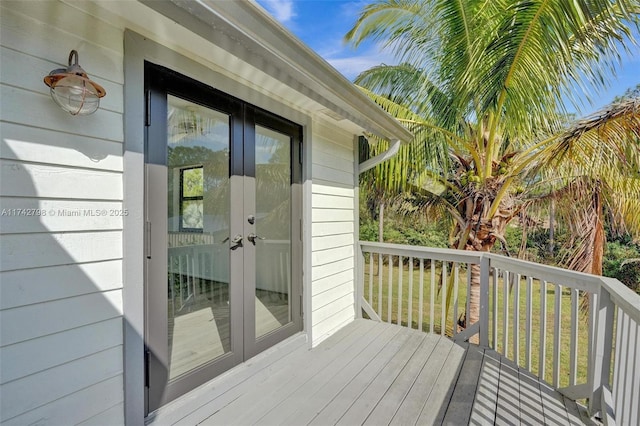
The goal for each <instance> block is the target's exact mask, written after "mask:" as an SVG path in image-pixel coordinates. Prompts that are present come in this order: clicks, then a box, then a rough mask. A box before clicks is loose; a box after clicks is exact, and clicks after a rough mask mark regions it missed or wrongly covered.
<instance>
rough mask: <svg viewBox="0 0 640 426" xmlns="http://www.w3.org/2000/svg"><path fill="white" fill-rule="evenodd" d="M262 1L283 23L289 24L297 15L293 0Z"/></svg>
mask: <svg viewBox="0 0 640 426" xmlns="http://www.w3.org/2000/svg"><path fill="white" fill-rule="evenodd" d="M260 3H261V4H262V5H263V6H264V7H265V8H266V9H267V10H268V11H269V12H270V13H271V14H272V15H273V17H274V18H276V19H277V20H278V21H280V22H281V23H283V24H287V23H288V22H289V21H291V20H292V19H293V18H294V17H295V16H296V13H295V10H294V8H293V0H261V1H260Z"/></svg>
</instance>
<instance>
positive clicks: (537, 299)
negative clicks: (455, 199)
mask: <svg viewBox="0 0 640 426" xmlns="http://www.w3.org/2000/svg"><path fill="white" fill-rule="evenodd" d="M377 260H378V259H377V255H376V256H374V260H373V275H372V277H371V278H372V280H371V284H372V287H371V290H372V291H371V293H372V294H371V306H372V307H373V308H374V310H375V311H376V312H378V309H379V301H381V304H382V312H378V315H380V317H381V319H382V320H383V321H389V318H390V320H391V322H393V323H395V324H397V323H398V296H399V287H398V282H399V279H400V273H399V269H398V265H397V263H398V261H397V257H394V260H395V262H394V268H393V270H392V289H391V298H390V297H389V293H390V291H389V268H388V263H387V260H386V257H385V259H384V262H383V263H384V264H383V267H382V273H381V274H380V273H379V269H378V268H379V265H378V261H377ZM404 261H405V262H404V265H403V268H402V305H401V309H402V315H401V318H400V323H401V324H402V325H404V326H406V325H407V324H408V311H409V306H410V307H411V312H412V315H411V317H412V318H411V324H412V327H413V328H415V329H418V324H419V312H420V272H419V265H418V263H417V262H414V263H415V264H414V266H413V271H412V274H410V272H409V265H408V264H407V259H404ZM364 269H365V271H364V272H365V276H364V297H365V299H367V300H369V295H370V293H369V285H370V263H369V257H368V255H367V257H366V263H365V268H364ZM452 269H453V266H452V264H451V263H449V264H448V265H447V277H450V276H451V275H454V276H455V272H452ZM410 275H412V276H413V280H412V285H411V300H409V293H410V288H409V287H410V286H409V281H410ZM434 276H435V283H434V284H435V285H434V295H435V297H434V300H431V278H432V272H431V263H430V261H425V264H424V272H423V298H422V330H423V331H426V332H429V331H430V330H431V329H432V328H431V327H432V324H433V331H434V332H435V333H440V331H441V327H442V319H441V318H442V307H443V303H442V292H441V291H440V290H441V285H440V283H441V282H442V279H443V278H442V263H441V262H435V269H434ZM380 278H382V289H381V290H382V291H381V293H382V298H381V300H379V294H380V293H379V290H380V288H379V283H380ZM448 281H449V282H450V283H451V282H452V281H453V280H450V279H448ZM457 282H458V289H457V296H458V298H457V306H458V316H460V315H463V314H464V312H465V305H466V301H467V267H466V265H460V267H459V268H458V272H457ZM491 283H493V278H492V279H491ZM512 283H514V281H512ZM490 287H491V288H490V298H489V300H490V314H489V340H490V344H491V345H492V346H493V347H495V348H496V349H497V350H498V352H500V353H503V354H504V353H505V350H504V349H505V348H504V347H503V337H504V327H503V320H504V317H503V315H504V314H503V302H504V298H505V291H504V280H503V278H502V277H499V279H498V297H497V299H498V312H497V324H498V327H497V330H498V338H497V342H496V343H497V345H494V344H493V341H492V337H493V324H494V315H493V303H494V301H493V284H491V286H490ZM540 287H541V284H540V282H538V281H537V280H533V281H532V285H531V288H532V298H531V305H532V310H531V312H532V318H531V371H532V372H533V374H535V375H538V372H539V367H538V366H539V362H538V360H539V349H540V328H541V316H540V312H541V310H540V307H541V295H540ZM452 288H453V287H452ZM526 288H527V282H526V280H525V279H524V278H523V279H521V280H520V297H519V307H520V321H519V324H518V332H519V339H518V340H519V342H520V345H519V354H520V359H519V364H520V365H521V366H522V367H525V368H526V353H525V352H526V324H527V318H526V294H527V291H526ZM514 289H515V285H513V286H511V290H510V291H509V290H507V292H506V294H509V298H508V302H509V307H508V314H507V317H508V333H507V337H508V342H507V348H506V355H507V357H508V358H510V359H512V360H513V359H514V345H513V335H514V324H513V318H514V300H515V293H516V292H515V290H514ZM555 291H556V286H555V285H554V284H547V288H546V294H547V301H546V306H547V312H546V330H547V333H546V354H545V359H544V366H545V374H544V380H546V381H547V382H549V383H553V353H554V344H555V342H554V328H555V320H556V319H555V318H554V317H555V315H554V306H555V299H556V297H555ZM452 293H454V292H453V291H452ZM560 301H561V310H560V312H561V314H560V318H559V319H558V320H559V321H560V348H561V350H560V362H559V365H560V370H559V371H560V374H559V386H560V387H564V386H568V385H569V366H570V359H569V357H570V335H571V293H570V289H568V288H563V290H562V294H561V296H560ZM389 302H391V306H390V309H391V316H390V317H389V313H388V312H389ZM432 305H433V317H431V314H430V311H431V306H432ZM452 305H453V303H452ZM452 319H453V307H452V308H450V310H449V313H448V316H447V320H446V327H445V334H447V335H451V334H452V324H453V322H454V321H453V320H452ZM587 328H588V322H587V318H586V314H582V313H579V319H578V330H577V332H578V351H577V354H578V355H577V375H576V377H577V379H576V383H577V384H580V383H585V382H586V375H587V353H588V348H587V345H588V337H587Z"/></svg>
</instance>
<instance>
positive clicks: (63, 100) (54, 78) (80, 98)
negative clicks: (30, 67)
mask: <svg viewBox="0 0 640 426" xmlns="http://www.w3.org/2000/svg"><path fill="white" fill-rule="evenodd" d="M74 58H75V60H74ZM44 84H46V85H47V86H49V87H50V88H51V97H52V98H53V100H54V101H55V102H56V103H57V104H58V105H59V106H60V108H62V109H63V110H65V111H67V112H69V113H71V114H72V115H88V114H93V113H94V112H95V111H96V110H97V109H98V107H99V106H100V98H101V97H103V96H104V95H106V94H107V92H106V91H105V90H104V89H103V88H102V86H100V85H99V84H97V83H95V82H93V81H91V80H90V79H89V77H88V76H87V73H86V72H84V70H83V69H82V67H81V66H80V65H78V52H77V51H75V50H72V51H71V53H69V66H68V67H67V68H59V69H55V70H53V71H51V72H50V73H49V75H48V76H46V77H45V78H44Z"/></svg>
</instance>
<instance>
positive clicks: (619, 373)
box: [611, 308, 629, 424]
mask: <svg viewBox="0 0 640 426" xmlns="http://www.w3.org/2000/svg"><path fill="white" fill-rule="evenodd" d="M616 317H617V318H616V321H615V323H616V340H615V344H614V345H615V362H614V364H613V372H614V374H613V383H612V386H611V393H612V394H613V396H614V404H615V413H616V422H617V423H618V424H625V423H624V420H623V418H622V417H623V410H622V408H623V407H622V402H623V400H624V398H625V394H624V391H623V389H624V382H625V379H626V377H627V374H626V373H627V372H626V359H624V357H625V356H626V354H627V353H628V352H629V348H628V346H627V345H628V343H629V340H628V339H625V337H626V336H625V335H626V333H625V331H626V329H627V326H628V322H627V316H626V315H625V313H624V312H623V311H622V310H621V309H620V308H617V309H616Z"/></svg>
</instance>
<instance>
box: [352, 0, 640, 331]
mask: <svg viewBox="0 0 640 426" xmlns="http://www.w3.org/2000/svg"><path fill="white" fill-rule="evenodd" d="M639 12H640V7H639V6H638V3H637V1H635V0H619V1H609V0H576V1H572V2H567V1H565V0H528V1H501V0H497V1H491V2H487V1H479V0H467V1H451V0H378V1H375V2H374V3H372V4H370V5H368V6H365V7H364V9H363V10H362V12H361V14H360V15H359V17H358V19H357V22H356V23H355V25H354V27H353V28H352V29H351V31H349V33H348V34H347V35H346V40H348V41H349V42H351V43H353V44H354V45H358V44H359V43H361V42H362V41H364V40H373V41H376V42H379V43H382V44H383V45H384V46H386V47H387V48H389V49H392V50H393V52H394V53H395V55H396V57H397V58H398V59H399V61H400V62H401V63H400V65H380V66H377V67H374V68H372V69H370V70H368V71H365V72H363V73H362V74H361V75H360V76H358V78H357V80H356V84H358V85H360V86H361V87H362V88H363V90H364V91H365V92H366V93H367V94H368V95H369V96H370V97H371V98H372V99H373V100H375V101H376V102H377V103H378V104H380V105H381V106H382V107H383V108H385V109H386V110H387V111H388V112H389V113H390V114H392V115H393V116H395V117H397V118H398V119H399V120H400V121H401V122H403V123H404V124H405V125H406V126H407V127H408V128H409V129H410V130H411V131H412V132H413V134H414V141H413V143H411V144H409V145H408V146H405V147H403V148H401V151H400V152H399V154H398V156H397V157H395V158H394V159H393V160H391V161H388V162H386V163H383V164H381V165H380V166H378V167H377V168H376V169H374V170H372V171H370V172H369V173H368V174H367V175H365V176H364V180H365V184H366V185H368V186H370V187H372V188H376V189H377V190H378V191H379V192H380V191H382V192H384V193H387V194H400V193H403V192H404V193H411V194H412V195H411V196H412V197H413V198H414V199H416V200H417V201H418V202H419V204H420V205H421V206H422V207H423V208H424V210H425V211H426V212H427V213H429V214H435V215H440V216H442V215H445V216H446V217H447V218H448V219H449V220H450V221H451V224H452V229H453V232H452V236H453V237H452V241H451V245H452V246H453V247H454V248H458V249H464V250H473V251H490V250H492V249H493V247H494V245H495V244H496V242H501V243H502V244H506V241H505V231H506V228H507V225H508V224H509V223H510V222H511V221H513V220H514V219H516V218H518V217H523V216H527V215H529V214H533V213H535V212H536V209H537V212H541V211H542V209H545V208H547V209H548V204H549V203H550V200H555V202H556V207H555V208H556V219H557V220H562V219H565V220H571V215H570V214H567V215H563V214H562V211H565V210H563V209H564V208H565V206H571V205H573V206H580V208H582V206H585V207H584V209H583V210H584V213H585V214H584V215H582V217H583V218H585V219H587V222H585V223H584V229H589V230H591V232H592V234H593V235H589V236H586V237H584V238H581V239H576V241H575V244H576V247H583V246H584V247H587V246H588V245H589V244H591V242H593V241H599V239H600V238H601V237H602V236H603V232H602V217H603V214H604V213H603V212H604V209H605V208H606V209H607V210H608V211H610V212H613V221H614V223H615V224H616V225H617V226H620V227H624V228H625V229H627V230H628V231H629V232H632V233H634V235H638V234H639V233H640V217H639V216H640V215H637V212H638V211H640V179H639V176H638V170H639V169H640V167H639V166H640V149H639V146H638V138H639V137H640V99H638V98H637V97H635V98H634V97H631V98H627V99H625V100H624V101H621V102H619V103H616V104H613V105H611V106H610V107H609V108H606V109H604V110H603V111H601V112H599V113H596V114H593V115H591V116H589V117H587V118H586V119H584V120H579V121H577V122H571V121H570V120H569V119H568V118H567V117H568V110H567V102H568V103H569V104H573V105H574V106H575V107H578V106H579V105H578V102H579V101H578V99H577V97H576V88H579V89H582V90H583V91H584V93H585V94H586V95H588V94H589V93H591V91H596V92H597V91H598V90H600V89H602V88H603V87H604V86H605V84H606V83H605V82H606V81H607V79H608V78H609V76H610V75H611V74H613V73H614V72H615V66H616V63H617V61H618V60H619V49H627V48H629V49H630V47H628V46H635V44H634V43H635V41H634V40H633V38H632V35H631V30H630V26H631V25H637V24H638V13H639ZM385 148H386V146H385V143H384V142H380V143H378V144H377V146H375V147H374V149H373V151H374V152H373V154H375V151H376V149H377V150H383V149H385ZM564 201H566V203H564ZM547 211H548V210H547ZM598 253H601V248H600V247H596V246H594V245H593V244H591V248H588V247H587V248H586V249H585V251H583V253H582V254H581V255H580V256H579V257H580V258H583V259H584V258H586V257H589V256H590V257H591V258H592V261H591V262H590V265H593V264H595V263H598V262H601V255H600V257H598ZM479 282H480V275H479V267H478V266H475V267H472V268H471V294H470V300H471V301H470V306H471V307H470V312H468V320H469V323H474V322H476V321H477V320H478V317H479Z"/></svg>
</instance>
